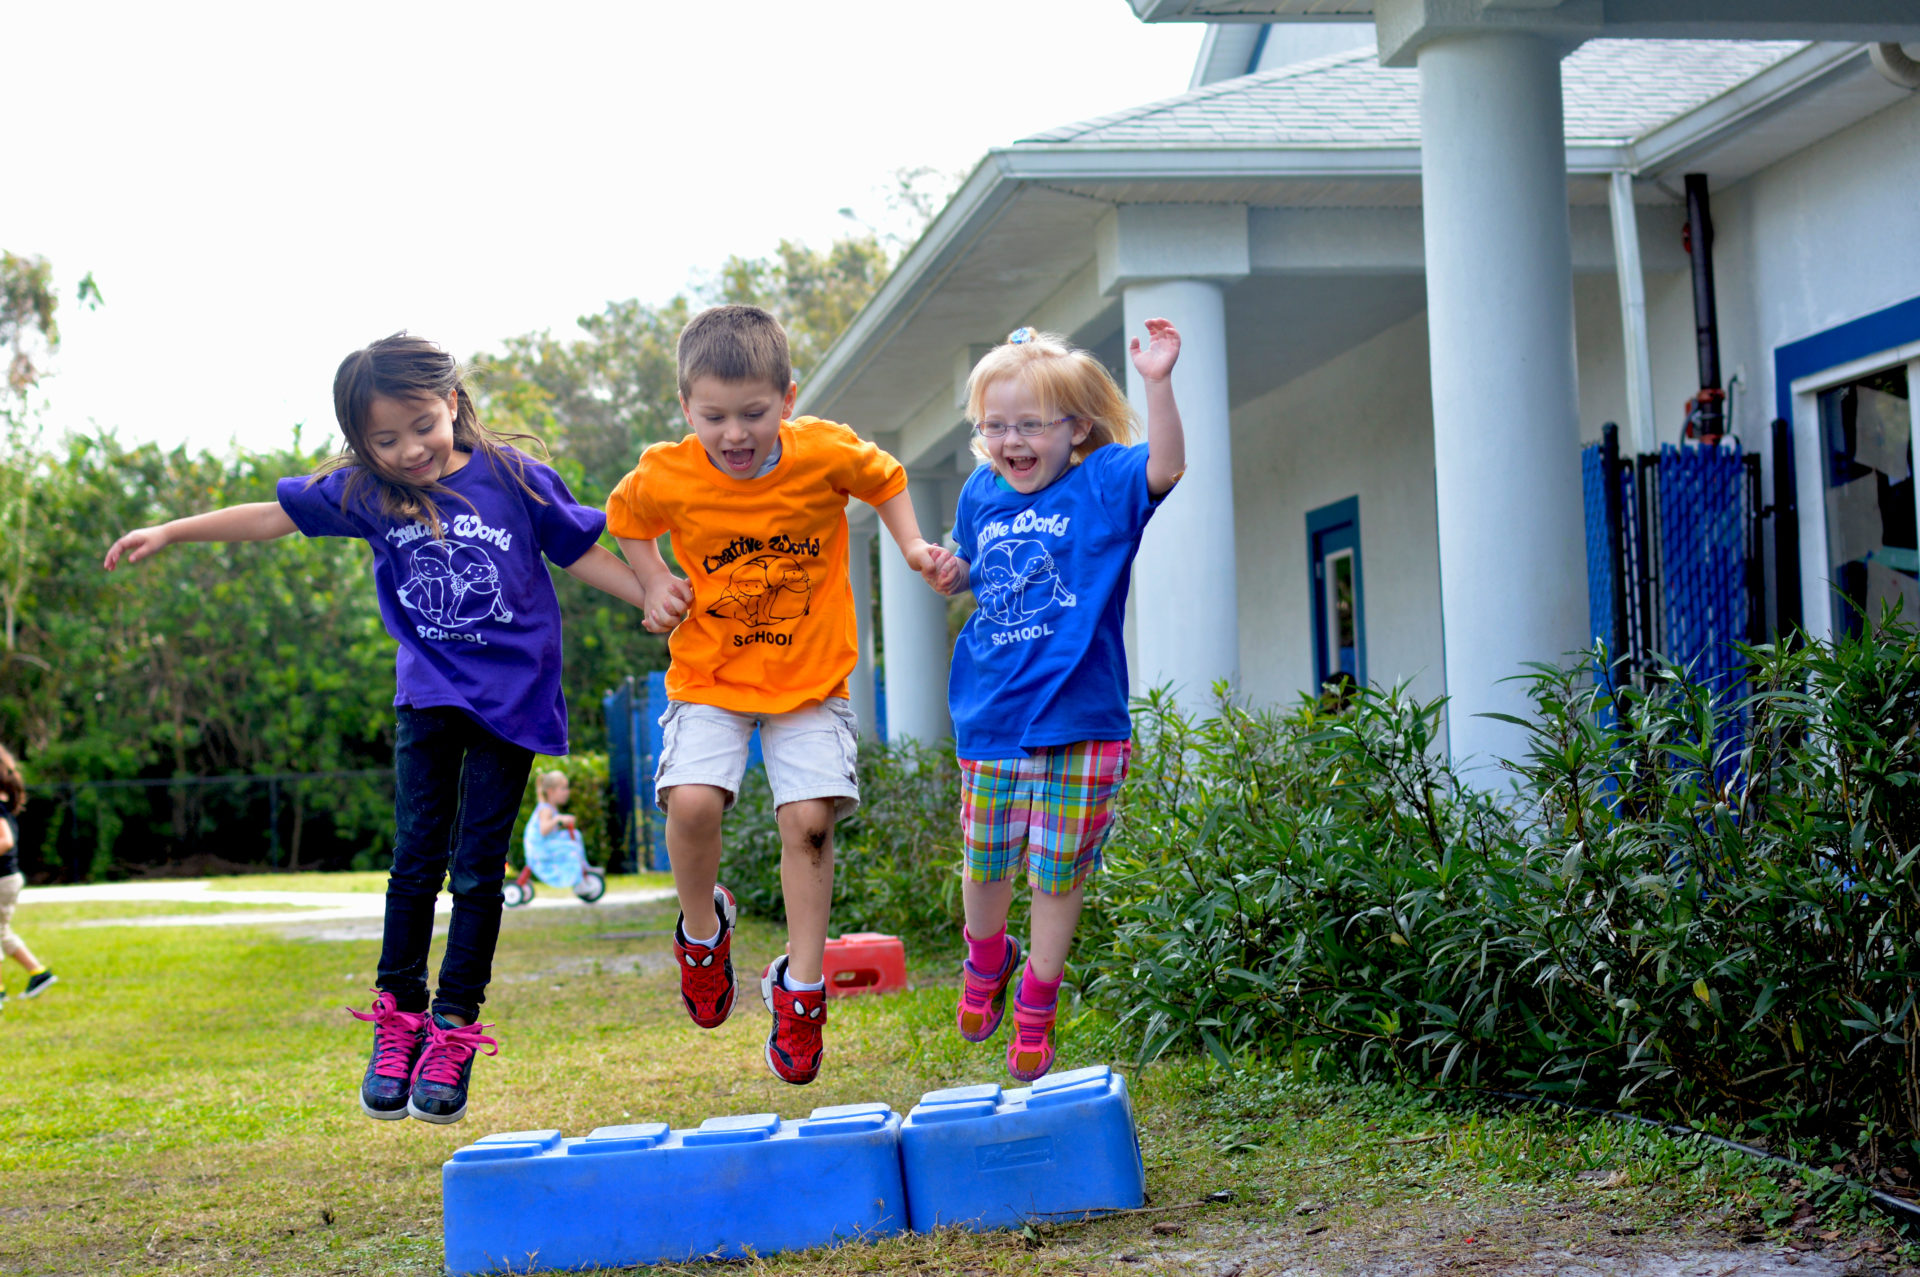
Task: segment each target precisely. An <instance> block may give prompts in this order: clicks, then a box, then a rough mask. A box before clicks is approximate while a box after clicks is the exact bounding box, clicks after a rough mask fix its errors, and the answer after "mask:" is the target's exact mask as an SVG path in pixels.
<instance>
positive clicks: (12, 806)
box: [0, 745, 27, 816]
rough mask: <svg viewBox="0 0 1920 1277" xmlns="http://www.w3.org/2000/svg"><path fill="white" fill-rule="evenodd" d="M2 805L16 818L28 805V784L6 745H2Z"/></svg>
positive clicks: (0, 761) (0, 769)
mask: <svg viewBox="0 0 1920 1277" xmlns="http://www.w3.org/2000/svg"><path fill="white" fill-rule="evenodd" d="M0 803H5V804H6V805H7V809H8V810H9V811H11V812H12V813H13V814H14V815H16V816H18V815H19V814H20V809H21V808H22V807H25V806H26V805H27V782H26V781H24V780H22V779H20V764H19V763H16V762H14V761H13V754H12V753H11V752H9V751H8V749H7V747H6V746H5V745H0Z"/></svg>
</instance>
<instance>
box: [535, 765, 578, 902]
mask: <svg viewBox="0 0 1920 1277" xmlns="http://www.w3.org/2000/svg"><path fill="white" fill-rule="evenodd" d="M534 794H535V795H536V796H537V798H538V800H539V801H538V802H536V803H535V804H534V807H533V816H532V818H531V819H529V820H528V821H527V831H526V833H525V834H523V835H522V836H521V839H520V850H521V853H522V854H523V855H524V856H525V857H526V860H527V868H529V869H531V870H533V872H534V875H535V876H536V877H538V878H539V879H540V881H541V882H544V883H546V884H547V885H548V886H552V887H568V888H571V889H572V890H573V891H574V893H575V894H576V895H577V894H579V889H580V885H581V883H582V882H583V881H584V880H585V878H586V869H587V856H586V851H585V849H584V848H583V847H582V846H581V843H580V831H579V830H578V829H577V828H575V824H574V819H573V817H572V816H568V815H565V814H564V813H562V812H561V810H560V809H561V808H562V807H564V806H566V805H567V800H568V799H569V798H571V797H573V786H572V784H571V783H570V782H569V781H568V780H567V774H566V773H565V772H560V771H552V772H541V773H540V777H539V779H538V780H536V781H534Z"/></svg>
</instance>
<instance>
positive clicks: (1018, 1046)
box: [1007, 992, 1060, 1082]
mask: <svg viewBox="0 0 1920 1277" xmlns="http://www.w3.org/2000/svg"><path fill="white" fill-rule="evenodd" d="M1059 1012H1060V1004H1059V1003H1057V1002H1056V1003H1054V1004H1053V1005H1052V1006H1050V1007H1030V1006H1028V1005H1027V1004H1026V1003H1024V1002H1022V1001H1021V1000H1020V995H1019V994H1018V993H1017V992H1016V993H1015V994H1014V995H1013V1037H1012V1038H1010V1039H1009V1040H1008V1042H1007V1072H1009V1073H1011V1074H1013V1075H1014V1076H1015V1077H1016V1078H1019V1079H1020V1080H1021V1081H1022V1082H1032V1081H1035V1080H1037V1079H1039V1078H1041V1077H1044V1076H1045V1075H1046V1072H1047V1070H1048V1069H1050V1068H1052V1067H1053V1020H1054V1017H1055V1016H1056V1015H1058V1014H1059Z"/></svg>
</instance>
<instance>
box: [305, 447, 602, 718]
mask: <svg viewBox="0 0 1920 1277" xmlns="http://www.w3.org/2000/svg"><path fill="white" fill-rule="evenodd" d="M514 455H516V456H519V457H520V458H521V459H522V460H523V461H524V462H525V463H526V479H527V484H528V486H529V487H531V488H532V489H533V490H534V492H536V493H538V494H539V495H540V497H541V498H542V500H543V501H544V504H542V501H536V500H534V499H533V498H532V497H530V496H528V495H527V494H526V492H525V491H523V490H522V489H521V487H520V484H519V481H518V479H517V478H516V477H515V475H514V474H513V473H512V471H511V469H508V468H504V467H500V468H497V467H496V466H495V465H494V464H492V463H490V462H489V461H488V460H487V459H486V456H485V454H484V453H479V454H474V455H473V456H472V457H471V458H470V459H469V461H468V462H467V464H466V465H465V466H463V467H461V468H460V469H459V470H456V471H454V472H453V473H452V474H450V475H448V476H446V478H444V479H442V480H441V481H440V485H441V486H442V487H443V488H446V489H448V490H449V491H450V492H451V494H452V495H451V496H441V497H439V498H438V504H439V506H440V514H441V518H442V520H443V521H444V524H445V533H446V535H445V536H444V537H442V538H439V539H435V537H434V535H433V531H432V529H431V528H429V527H428V526H427V525H426V524H424V523H403V522H401V521H400V520H397V519H394V518H392V517H390V516H388V515H385V514H382V513H381V512H380V506H379V496H378V494H377V493H376V492H374V491H373V490H372V488H371V487H370V486H369V487H364V488H363V489H362V496H361V497H360V498H359V499H358V500H356V501H355V502H354V505H353V506H352V507H351V508H349V509H342V508H341V495H342V493H343V492H344V491H345V489H346V484H347V475H348V472H347V471H335V472H334V473H332V474H330V475H328V476H327V477H326V478H324V479H322V480H321V481H320V482H318V483H311V482H309V481H308V479H307V478H305V477H304V476H302V477H296V478H291V479H282V480H280V483H279V487H278V491H277V495H278V497H279V499H280V506H281V508H282V509H284V510H285V511H286V512H287V514H288V516H289V517H291V518H292V519H293V523H294V526H295V527H297V528H299V529H300V531H301V532H303V533H305V534H306V535H307V536H310V537H359V538H360V539H362V540H364V541H366V542H367V543H368V544H369V545H371V546H372V547H373V583H374V589H375V590H376V591H377V592H378V594H379V596H380V617H381V619H382V620H383V621H385V622H386V625H387V633H389V634H391V635H393V637H394V638H396V639H398V640H399V641H400V653H399V657H398V659H397V660H396V661H395V662H394V682H395V685H396V689H395V692H394V697H393V703H394V704H395V705H410V706H412V707H413V708H415V709H427V708H429V707H432V706H437V705H452V706H455V707H457V708H459V709H463V710H465V711H467V712H468V713H469V714H472V715H473V716H474V717H475V718H477V719H479V720H480V722H481V723H483V724H485V725H486V727H487V729H488V730H489V731H491V732H493V733H494V734H495V735H496V736H499V737H500V738H502V739H503V740H508V741H511V742H513V743H514V744H516V745H520V746H523V747H525V748H527V749H530V750H532V751H534V752H535V753H536V754H564V753H566V752H567V702H566V698H565V697H564V696H563V695H562V694H561V691H560V604H559V601H558V600H557V599H556V598H555V597H554V593H553V579H552V578H551V577H550V576H548V574H547V565H546V564H545V563H543V562H541V559H540V556H541V555H542V554H544V555H546V557H547V558H549V559H552V560H553V561H554V562H555V563H556V564H558V565H560V566H561V567H567V566H569V565H571V564H573V563H574V562H576V561H578V559H579V558H580V556H581V555H583V554H585V553H586V552H587V551H588V550H590V549H592V548H593V545H594V543H595V542H596V541H598V540H599V539H600V533H601V532H602V531H604V530H605V528H606V525H607V516H606V515H605V514H604V513H603V512H601V511H599V510H591V509H588V508H587V507H585V506H582V505H580V504H578V503H577V502H575V501H574V499H573V494H572V493H571V492H569V491H567V485H566V484H565V483H564V482H563V481H562V480H561V478H560V476H559V475H557V474H555V473H554V472H553V470H552V469H551V468H550V467H548V466H545V465H542V464H541V463H540V462H538V461H535V460H534V459H533V458H531V457H527V456H525V455H524V454H519V453H516V454H514Z"/></svg>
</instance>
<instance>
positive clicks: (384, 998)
mask: <svg viewBox="0 0 1920 1277" xmlns="http://www.w3.org/2000/svg"><path fill="white" fill-rule="evenodd" d="M347 1014H349V1015H351V1016H352V1017H353V1018H354V1019H356V1020H371V1021H372V1022H373V1055H372V1056H371V1057H370V1058H369V1059H368V1060H367V1072H366V1076H364V1077H362V1078H361V1079H360V1111H361V1112H362V1113H365V1114H366V1115H367V1116H368V1117H373V1118H378V1119H380V1120H381V1121H383V1122H390V1121H393V1120H394V1119H395V1118H402V1117H405V1116H406V1115H407V1096H408V1094H409V1093H410V1092H411V1091H412V1089H413V1066H414V1065H415V1064H417V1063H419V1061H420V1052H421V1050H422V1049H423V1048H424V1047H425V1046H426V1043H427V1013H426V1012H425V1011H402V1010H401V1009H400V1006H399V1004H398V1003H397V1002H395V1001H394V997H393V995H392V994H391V993H387V992H384V991H382V992H381V993H380V994H379V996H377V997H375V998H374V1000H373V1010H371V1011H355V1010H354V1009H353V1008H352V1007H348V1008H347Z"/></svg>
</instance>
